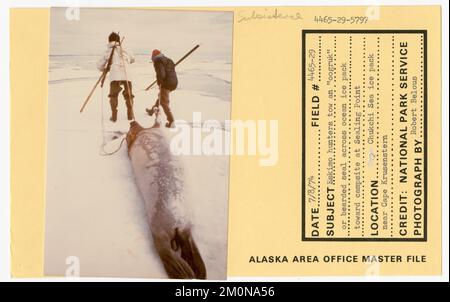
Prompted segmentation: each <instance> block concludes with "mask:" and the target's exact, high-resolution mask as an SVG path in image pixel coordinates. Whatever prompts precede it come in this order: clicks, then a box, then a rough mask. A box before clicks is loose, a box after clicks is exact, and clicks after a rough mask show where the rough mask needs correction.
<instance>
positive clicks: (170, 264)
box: [152, 232, 196, 279]
mask: <svg viewBox="0 0 450 302" xmlns="http://www.w3.org/2000/svg"><path fill="white" fill-rule="evenodd" d="M152 237H153V242H154V243H155V247H156V250H157V251H158V254H159V257H160V258H161V261H162V262H163V264H164V268H165V270H166V272H167V275H169V278H171V279H195V278H196V275H195V273H194V272H193V271H192V269H191V267H190V266H189V264H188V263H187V262H186V261H185V260H184V259H183V258H182V257H180V255H179V253H176V252H175V251H174V250H173V249H172V246H171V245H172V243H171V239H170V238H169V236H168V234H166V233H164V232H152Z"/></svg>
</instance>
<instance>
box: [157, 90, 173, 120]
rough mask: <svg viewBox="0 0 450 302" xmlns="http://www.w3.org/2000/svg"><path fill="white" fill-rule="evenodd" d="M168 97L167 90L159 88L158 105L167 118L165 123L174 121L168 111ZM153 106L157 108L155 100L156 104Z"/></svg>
mask: <svg viewBox="0 0 450 302" xmlns="http://www.w3.org/2000/svg"><path fill="white" fill-rule="evenodd" d="M169 95H170V90H169V89H165V88H161V89H160V90H159V104H160V105H161V107H162V108H163V110H164V113H165V114H166V116H167V121H168V122H170V123H171V122H173V121H174V117H173V114H172V111H171V110H170V106H169V103H170V98H169ZM154 106H158V100H156V103H155V105H154Z"/></svg>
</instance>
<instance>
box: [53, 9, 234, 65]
mask: <svg viewBox="0 0 450 302" xmlns="http://www.w3.org/2000/svg"><path fill="white" fill-rule="evenodd" d="M50 27H51V29H50V35H51V36H50V54H51V55H97V54H101V53H103V52H104V50H105V47H106V43H107V42H108V41H107V38H108V35H109V34H110V33H111V32H112V31H116V32H117V31H119V32H120V35H121V36H125V40H124V47H125V48H128V49H131V50H132V51H133V52H134V53H136V54H147V53H148V54H150V53H151V51H152V50H153V49H154V48H157V49H160V50H162V51H163V53H166V54H168V55H169V56H172V57H174V59H176V58H177V57H180V56H181V55H182V54H184V53H185V52H187V51H188V50H190V49H191V48H192V47H194V46H195V45H196V44H201V48H202V53H203V54H204V56H203V57H204V58H205V59H207V58H210V59H220V60H226V61H228V62H231V53H232V32H233V14H232V13H231V12H192V11H167V10H165V11H156V10H137V9H101V8H100V9H96V8H94V9H92V8H86V9H81V11H80V20H78V21H76V20H72V21H70V20H68V19H67V18H66V9H65V8H53V9H52V10H51V24H50Z"/></svg>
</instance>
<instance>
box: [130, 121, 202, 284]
mask: <svg viewBox="0 0 450 302" xmlns="http://www.w3.org/2000/svg"><path fill="white" fill-rule="evenodd" d="M126 141H127V145H128V155H129V157H130V160H131V165H132V168H133V172H134V175H135V179H136V183H137V186H138V188H139V191H140V193H141V196H142V199H143V200H144V203H145V207H146V211H147V218H148V224H149V227H150V231H151V234H152V237H153V242H154V244H155V247H156V250H157V252H158V254H159V256H160V258H161V260H162V262H163V264H164V268H165V270H166V272H167V274H168V275H169V277H170V278H173V279H206V268H205V264H204V262H203V260H202V257H201V256H200V252H199V250H198V248H197V245H196V244H195V241H194V239H193V237H192V233H191V228H192V223H191V221H190V215H189V209H188V207H187V198H188V197H187V196H186V195H185V194H186V190H185V182H184V169H183V167H182V164H181V161H180V160H179V159H178V158H176V156H174V155H173V154H172V153H171V151H170V147H169V142H168V139H167V137H166V134H165V133H164V131H163V130H162V129H161V128H159V126H158V124H155V126H153V127H152V128H143V127H142V126H141V125H139V123H137V122H136V121H133V122H131V123H130V130H129V131H128V133H127V136H126Z"/></svg>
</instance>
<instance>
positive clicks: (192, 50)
mask: <svg viewBox="0 0 450 302" xmlns="http://www.w3.org/2000/svg"><path fill="white" fill-rule="evenodd" d="M199 47H200V44H198V45H196V46H195V47H194V48H192V49H191V50H190V51H189V52H188V53H187V54H185V55H184V56H183V57H182V58H181V59H179V60H178V61H177V62H176V63H175V66H177V65H178V64H180V63H181V62H182V61H183V60H184V59H186V58H187V57H188V56H189V55H190V54H191V53H193V52H194V51H195V50H196V49H197V48H199ZM155 84H156V80H155V81H154V82H153V83H151V84H150V86H148V87H147V88H145V91H148V90H149V89H150V88H152V87H153V86H154V85H155Z"/></svg>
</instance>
